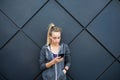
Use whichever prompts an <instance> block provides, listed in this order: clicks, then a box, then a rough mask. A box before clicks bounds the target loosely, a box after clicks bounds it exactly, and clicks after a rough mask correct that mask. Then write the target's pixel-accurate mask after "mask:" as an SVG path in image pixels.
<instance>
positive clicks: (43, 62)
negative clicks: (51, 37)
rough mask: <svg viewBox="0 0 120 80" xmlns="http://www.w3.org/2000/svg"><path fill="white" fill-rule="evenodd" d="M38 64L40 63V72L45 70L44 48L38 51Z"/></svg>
mask: <svg viewBox="0 0 120 80" xmlns="http://www.w3.org/2000/svg"><path fill="white" fill-rule="evenodd" d="M39 63H40V70H44V69H46V61H45V48H44V47H43V48H42V49H41V51H40V56H39Z"/></svg>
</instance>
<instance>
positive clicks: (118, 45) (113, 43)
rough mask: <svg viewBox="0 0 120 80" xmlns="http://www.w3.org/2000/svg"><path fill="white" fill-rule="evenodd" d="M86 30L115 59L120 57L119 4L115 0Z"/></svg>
mask: <svg viewBox="0 0 120 80" xmlns="http://www.w3.org/2000/svg"><path fill="white" fill-rule="evenodd" d="M88 30H90V31H91V33H92V34H94V36H95V37H97V38H98V40H99V41H100V42H102V44H103V45H104V46H105V47H107V49H108V50H109V51H111V52H112V53H113V54H114V55H115V56H116V57H118V56H119V55H120V37H118V36H119V34H120V3H119V2H118V1H117V0H114V1H113V2H111V4H110V5H108V7H107V8H106V9H105V10H104V11H103V12H102V13H101V14H100V15H99V16H98V17H97V18H96V19H95V20H94V21H93V22H92V23H91V24H90V25H89V27H88Z"/></svg>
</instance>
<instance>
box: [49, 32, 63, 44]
mask: <svg viewBox="0 0 120 80" xmlns="http://www.w3.org/2000/svg"><path fill="white" fill-rule="evenodd" d="M50 39H51V42H52V43H53V44H59V43H60V40H61V32H52V35H51V36H50Z"/></svg>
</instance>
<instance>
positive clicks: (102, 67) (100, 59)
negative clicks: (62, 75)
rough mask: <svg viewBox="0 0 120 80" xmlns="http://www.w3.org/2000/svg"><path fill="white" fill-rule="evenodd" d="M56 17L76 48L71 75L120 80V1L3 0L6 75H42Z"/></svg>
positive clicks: (20, 78) (10, 78)
mask: <svg viewBox="0 0 120 80" xmlns="http://www.w3.org/2000/svg"><path fill="white" fill-rule="evenodd" d="M51 22H53V23H55V24H56V25H57V26H59V27H61V28H62V29H63V33H62V41H63V42H65V43H67V44H69V47H70V50H71V56H72V65H71V68H70V70H69V71H68V74H67V75H68V80H120V37H119V34H120V1H119V0H0V80H33V79H36V80H41V78H40V70H39V62H38V58H39V52H40V50H41V47H42V46H43V45H44V44H45V43H46V33H47V28H48V24H49V23H51Z"/></svg>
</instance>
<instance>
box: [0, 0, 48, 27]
mask: <svg viewBox="0 0 120 80" xmlns="http://www.w3.org/2000/svg"><path fill="white" fill-rule="evenodd" d="M46 1H47V0H11V1H9V0H1V1H0V9H1V10H2V11H4V12H5V13H6V14H7V15H8V16H9V17H10V18H11V19H12V20H13V21H14V22H15V23H16V24H17V25H18V26H19V27H22V26H23V25H24V24H25V22H26V21H27V20H29V18H30V17H31V16H33V15H34V13H35V12H36V11H37V10H39V8H40V7H41V6H42V5H43V4H44V3H45V2H46Z"/></svg>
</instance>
